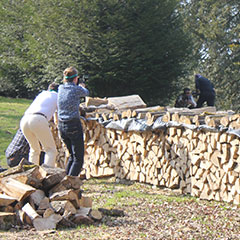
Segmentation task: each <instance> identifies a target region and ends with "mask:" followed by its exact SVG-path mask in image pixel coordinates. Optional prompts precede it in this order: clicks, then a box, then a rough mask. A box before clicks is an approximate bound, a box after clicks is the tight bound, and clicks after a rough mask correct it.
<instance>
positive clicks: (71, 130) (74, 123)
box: [58, 119, 84, 176]
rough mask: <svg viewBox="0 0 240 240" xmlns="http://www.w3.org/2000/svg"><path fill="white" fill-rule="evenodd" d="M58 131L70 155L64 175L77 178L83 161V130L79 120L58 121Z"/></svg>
mask: <svg viewBox="0 0 240 240" xmlns="http://www.w3.org/2000/svg"><path fill="white" fill-rule="evenodd" d="M58 129H59V132H60V136H61V138H62V140H63V142H64V143H65V144H66V147H67V149H68V151H69V153H70V157H69V160H68V163H67V167H66V173H67V175H70V176H78V175H79V173H80V172H81V169H82V166H83V160H84V141H83V130H82V125H81V122H80V119H73V120H70V121H59V122H58Z"/></svg>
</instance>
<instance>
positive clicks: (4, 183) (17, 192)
mask: <svg viewBox="0 0 240 240" xmlns="http://www.w3.org/2000/svg"><path fill="white" fill-rule="evenodd" d="M0 188H1V189H2V191H3V192H4V193H6V194H7V195H9V196H10V197H13V198H16V199H17V200H18V201H22V200H23V199H25V198H26V197H28V196H29V195H30V194H31V193H33V192H34V191H36V189H35V188H33V187H31V186H29V185H27V184H23V183H21V182H19V181H17V180H14V179H12V178H10V177H6V178H3V179H1V180H0Z"/></svg>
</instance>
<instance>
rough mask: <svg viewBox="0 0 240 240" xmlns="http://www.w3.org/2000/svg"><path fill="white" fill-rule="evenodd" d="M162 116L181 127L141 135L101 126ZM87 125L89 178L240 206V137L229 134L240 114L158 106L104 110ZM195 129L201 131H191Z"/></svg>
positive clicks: (93, 114)
mask: <svg viewBox="0 0 240 240" xmlns="http://www.w3.org/2000/svg"><path fill="white" fill-rule="evenodd" d="M158 117H162V121H163V122H165V123H169V122H175V123H179V124H178V125H176V126H171V125H169V126H167V127H166V129H159V130H154V131H141V132H140V131H122V130H116V129H109V128H105V127H104V124H101V123H102V121H109V120H111V121H117V120H121V119H128V118H129V119H130V118H136V119H145V120H146V123H147V124H148V125H151V124H153V123H154V121H155V120H156V119H157V118H158ZM99 118H100V119H101V121H99ZM82 124H83V126H84V129H85V133H84V135H85V136H84V137H85V164H84V168H85V172H86V178H87V179H89V178H91V177H104V176H111V175H115V176H116V177H118V178H121V179H129V180H134V181H139V182H143V183H149V184H152V185H156V186H163V187H168V188H171V189H174V188H180V189H181V191H182V192H183V193H184V194H191V195H192V196H195V197H199V198H201V199H208V200H211V199H214V200H217V201H227V202H231V203H234V204H239V203H240V144H239V136H238V135H237V134H230V133H229V132H228V130H237V129H240V115H239V114H234V112H232V111H226V112H223V111H221V112H220V111H216V108H215V107H206V108H200V109H192V110H189V109H177V108H163V107H160V106H155V107H141V108H137V109H136V108H135V109H134V108H129V109H117V110H115V111H112V110H109V109H102V108H101V109H97V110H96V109H95V111H94V112H87V113H86V119H85V120H82ZM189 125H191V126H195V127H196V128H188V127H187V126H189ZM201 126H207V128H201ZM59 149H61V146H60V147H59ZM62 151H63V150H62ZM64 161H65V160H64ZM60 162H61V160H60Z"/></svg>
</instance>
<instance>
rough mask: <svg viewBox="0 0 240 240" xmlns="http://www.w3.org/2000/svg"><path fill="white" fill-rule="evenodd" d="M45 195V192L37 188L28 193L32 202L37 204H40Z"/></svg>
mask: <svg viewBox="0 0 240 240" xmlns="http://www.w3.org/2000/svg"><path fill="white" fill-rule="evenodd" d="M45 197H46V195H45V193H44V191H43V190H41V189H37V190H36V191H35V192H33V193H32V194H31V195H30V199H31V200H32V201H33V203H34V204H36V205H37V206H39V205H40V203H41V201H42V200H43V199H44V198H45Z"/></svg>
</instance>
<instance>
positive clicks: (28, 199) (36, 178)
mask: <svg viewBox="0 0 240 240" xmlns="http://www.w3.org/2000/svg"><path fill="white" fill-rule="evenodd" d="M81 185H82V181H81V179H80V178H79V177H73V176H66V173H65V170H64V169H61V168H50V167H47V166H35V165H28V166H26V165H22V163H20V165H18V166H17V167H14V168H11V169H9V170H7V171H5V172H3V173H1V174H0V189H1V190H0V191H1V193H0V221H1V225H0V227H1V229H4V230H6V229H9V228H11V227H14V226H30V227H34V228H35V229H36V230H48V229H55V228H56V227H58V226H66V227H74V226H77V225H80V224H86V223H87V224H89V223H93V222H94V221H95V220H101V213H100V212H98V211H97V210H92V201H91V199H90V198H88V197H85V196H83V195H82V190H81V188H80V187H81Z"/></svg>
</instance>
